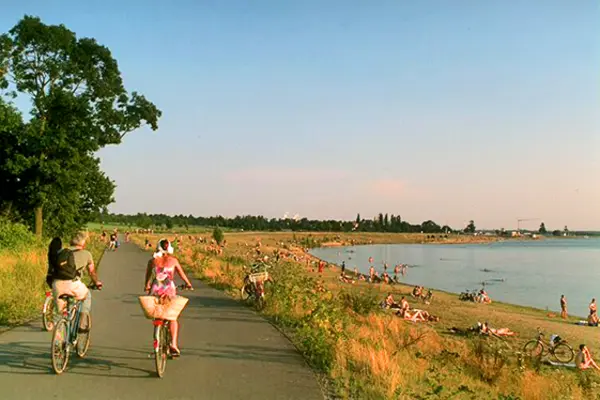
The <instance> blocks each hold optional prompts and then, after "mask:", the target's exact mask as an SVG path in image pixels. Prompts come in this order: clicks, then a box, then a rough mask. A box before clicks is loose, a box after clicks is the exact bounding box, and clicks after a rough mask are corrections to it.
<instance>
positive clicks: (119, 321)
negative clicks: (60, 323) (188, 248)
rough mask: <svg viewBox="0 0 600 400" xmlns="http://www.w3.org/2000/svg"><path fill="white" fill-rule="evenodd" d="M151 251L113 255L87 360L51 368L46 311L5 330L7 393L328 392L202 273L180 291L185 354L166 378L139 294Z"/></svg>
mask: <svg viewBox="0 0 600 400" xmlns="http://www.w3.org/2000/svg"><path fill="white" fill-rule="evenodd" d="M150 257H151V255H150V253H147V252H144V251H143V250H141V249H139V248H138V247H137V246H135V245H133V244H130V243H123V244H122V245H121V247H120V248H119V249H118V250H117V251H116V252H106V253H105V254H104V257H103V259H102V263H101V266H100V270H99V272H100V273H99V275H100V280H101V281H102V282H103V283H104V288H103V289H102V291H93V292H92V299H93V300H92V330H91V345H90V349H89V351H88V354H87V355H86V357H85V358H83V359H82V358H79V357H77V355H75V354H72V355H71V359H70V361H69V366H68V367H67V370H66V371H65V372H64V373H63V374H62V375H60V376H57V375H55V374H54V372H53V371H52V366H51V360H50V342H51V336H52V333H51V332H45V331H42V324H41V318H38V319H37V320H34V321H32V322H31V323H29V324H25V325H23V326H20V327H17V328H15V329H12V330H9V331H7V332H5V333H3V334H0V399H47V398H56V399H65V400H70V399H77V400H83V399H111V400H119V399H128V400H134V399H144V400H149V399H247V400H251V399H261V400H265V399H303V400H311V399H323V394H322V391H321V389H320V387H319V384H318V383H317V379H316V377H315V375H314V373H313V372H312V371H311V370H310V369H309V368H308V366H307V365H306V363H305V362H304V360H303V359H302V357H301V356H300V355H299V354H298V352H297V351H296V349H295V348H294V347H293V346H292V344H291V343H290V342H289V341H288V340H287V339H286V338H285V337H284V336H283V335H281V333H280V332H279V331H277V329H275V328H274V327H273V326H271V324H269V323H268V322H267V321H265V320H264V319H263V318H261V317H260V316H259V315H258V314H256V313H255V312H254V311H253V310H251V309H250V308H247V307H245V306H243V305H241V304H240V303H238V302H236V301H235V300H233V299H231V298H229V297H227V296H226V295H224V294H223V293H221V292H220V291H218V290H215V289H212V288H210V287H207V286H206V285H204V284H202V283H201V282H199V281H197V280H192V283H193V284H194V288H195V289H196V290H195V291H193V292H190V291H185V292H181V295H183V296H186V297H188V298H189V299H190V301H189V303H188V305H187V306H186V308H185V309H184V311H183V313H182V314H181V316H180V322H181V332H180V338H179V341H180V343H179V347H180V349H181V353H182V355H181V357H179V358H177V359H170V360H169V361H168V362H167V368H166V372H165V376H164V378H162V379H161V378H158V377H157V376H156V370H155V367H154V359H153V358H151V357H150V355H151V352H152V331H153V326H152V321H151V320H148V319H146V318H145V317H144V315H143V313H142V310H141V308H140V305H139V303H138V299H137V298H138V296H140V295H142V294H143V293H142V289H143V286H144V272H145V268H146V264H147V262H148V260H149V258H150ZM267 300H268V299H267ZM41 306H42V304H40V309H41Z"/></svg>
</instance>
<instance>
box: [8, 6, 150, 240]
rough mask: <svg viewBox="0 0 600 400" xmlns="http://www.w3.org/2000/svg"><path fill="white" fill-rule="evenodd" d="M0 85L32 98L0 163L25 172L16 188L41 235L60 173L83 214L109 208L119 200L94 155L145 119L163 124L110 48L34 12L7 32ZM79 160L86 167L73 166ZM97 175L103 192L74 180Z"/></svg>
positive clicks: (66, 191) (12, 170) (64, 189)
mask: <svg viewBox="0 0 600 400" xmlns="http://www.w3.org/2000/svg"><path fill="white" fill-rule="evenodd" d="M0 89H3V90H4V93H5V95H8V96H12V97H16V96H18V95H21V96H26V97H27V98H29V100H30V102H31V112H30V113H31V119H30V120H29V122H28V124H27V128H26V129H24V130H22V131H21V132H18V133H17V135H18V138H17V144H16V145H15V146H13V151H14V152H13V155H12V157H11V161H10V164H11V165H9V166H3V165H0V169H2V168H4V169H7V170H8V172H7V173H8V174H9V175H10V174H12V175H13V176H17V177H18V180H19V182H18V184H17V185H15V186H13V187H11V188H10V189H11V190H12V192H13V193H18V196H19V197H20V198H21V199H24V200H25V202H26V203H27V206H28V207H29V208H30V209H31V210H34V211H35V231H36V233H37V234H38V235H41V233H42V223H43V210H44V209H45V208H46V207H51V205H50V204H51V203H52V202H54V199H55V196H56V195H57V178H58V177H60V178H61V179H66V182H68V183H65V184H61V183H60V182H59V185H61V186H62V187H61V188H60V193H61V194H62V195H64V196H65V198H70V199H71V200H75V201H74V203H75V204H80V205H81V208H79V209H78V210H77V211H76V212H77V213H78V215H79V213H83V214H85V212H88V211H98V209H99V208H102V207H105V206H106V205H108V203H110V201H112V190H113V188H112V183H111V182H110V181H109V180H108V179H107V178H106V176H104V174H102V172H101V171H100V170H99V169H98V168H97V161H96V160H95V159H94V158H93V154H94V153H95V152H96V151H98V150H99V149H100V148H102V147H104V146H106V145H109V144H119V143H121V140H122V139H123V137H124V135H125V134H127V133H128V132H131V131H133V130H135V129H137V128H140V127H141V126H143V125H146V124H147V125H149V126H150V128H151V129H152V130H156V129H157V123H158V119H159V118H160V115H161V112H160V110H158V109H157V108H156V106H155V105H154V104H152V103H151V102H149V101H148V100H146V98H145V97H144V96H142V95H140V94H138V93H136V92H132V93H131V94H129V93H128V92H127V91H126V90H125V88H124V86H123V82H122V80H121V73H120V71H119V69H118V66H117V62H116V60H115V59H114V58H113V57H112V55H111V52H110V50H109V49H108V48H106V47H104V46H102V45H100V44H98V43H97V42H96V40H94V39H90V38H77V36H76V35H75V33H74V32H72V31H70V30H69V29H67V28H66V27H65V26H64V25H45V24H44V23H42V21H41V20H40V19H39V18H37V17H31V16H25V17H24V18H23V19H22V20H21V21H19V22H18V23H17V25H15V26H14V27H13V28H12V29H11V30H10V31H9V32H8V33H7V34H4V35H2V36H0ZM5 139H15V138H14V135H13V137H12V138H10V137H5ZM75 161H77V162H79V163H81V167H79V168H77V167H75V168H74V165H73V164H74V162H75ZM94 163H95V164H96V165H93V164H94ZM83 166H85V167H89V168H91V171H90V170H84V168H83ZM93 178H99V179H100V181H101V183H100V185H101V186H102V195H100V196H96V195H95V194H94V193H92V192H93V191H94V190H95V185H85V184H82V185H79V186H77V185H75V186H70V185H71V183H73V182H77V181H80V180H82V179H93ZM90 186H92V187H90ZM77 196H79V197H77ZM76 197H77V199H75V198H76ZM91 199H93V201H91ZM0 200H1V199H0ZM107 201H108V203H107ZM86 207H88V208H89V207H91V208H93V210H86Z"/></svg>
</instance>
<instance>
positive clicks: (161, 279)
mask: <svg viewBox="0 0 600 400" xmlns="http://www.w3.org/2000/svg"><path fill="white" fill-rule="evenodd" d="M156 250H157V251H156V253H154V257H153V258H152V259H151V260H150V261H149V262H148V266H147V268H146V279H145V282H146V286H145V291H146V293H149V294H150V295H151V296H160V297H169V298H173V297H175V296H176V295H177V287H176V286H175V272H177V274H178V275H179V276H180V277H181V279H183V281H184V282H185V284H186V288H187V289H192V283H191V282H190V280H189V279H188V277H187V275H186V274H185V272H184V271H183V268H182V267H181V265H180V264H179V261H178V260H177V258H175V257H174V256H173V255H172V254H173V248H172V247H171V244H170V243H169V241H168V240H167V239H161V240H160V241H159V242H158V246H157V249H156ZM153 277H154V279H152V278H153ZM169 329H170V331H171V339H172V340H173V343H170V344H169V346H170V347H171V353H172V354H173V355H174V356H179V355H180V354H181V351H180V350H179V346H178V336H179V322H178V321H177V320H175V321H171V323H170V324H169Z"/></svg>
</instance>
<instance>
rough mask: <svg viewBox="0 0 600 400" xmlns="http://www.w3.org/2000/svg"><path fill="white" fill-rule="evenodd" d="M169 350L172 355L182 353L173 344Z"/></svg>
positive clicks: (177, 355)
mask: <svg viewBox="0 0 600 400" xmlns="http://www.w3.org/2000/svg"><path fill="white" fill-rule="evenodd" d="M169 351H170V352H171V357H179V356H180V355H181V351H180V350H179V349H176V348H175V347H173V346H170V347H169Z"/></svg>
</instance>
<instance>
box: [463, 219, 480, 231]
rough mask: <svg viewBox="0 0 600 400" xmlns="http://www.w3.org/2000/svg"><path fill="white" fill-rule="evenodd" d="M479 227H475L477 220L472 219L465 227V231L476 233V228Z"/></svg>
mask: <svg viewBox="0 0 600 400" xmlns="http://www.w3.org/2000/svg"><path fill="white" fill-rule="evenodd" d="M476 229H477V228H476V227H475V221H473V220H470V221H469V224H468V225H467V226H466V227H465V232H467V233H475V230H476Z"/></svg>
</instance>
